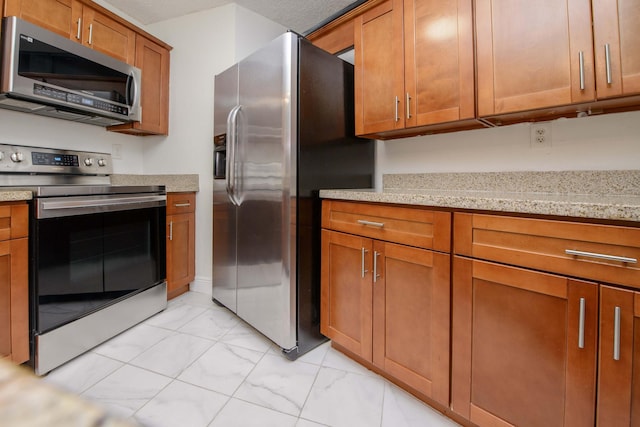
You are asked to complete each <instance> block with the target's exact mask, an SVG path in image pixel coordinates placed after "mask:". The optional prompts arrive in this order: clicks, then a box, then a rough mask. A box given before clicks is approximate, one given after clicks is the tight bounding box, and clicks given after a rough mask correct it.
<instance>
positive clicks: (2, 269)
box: [0, 238, 29, 363]
mask: <svg viewBox="0 0 640 427" xmlns="http://www.w3.org/2000/svg"><path fill="white" fill-rule="evenodd" d="M28 245H29V244H28V239H26V238H22V239H15V240H7V241H4V242H0V358H7V359H10V360H12V361H13V362H15V363H23V362H26V361H27V360H29V299H28V292H29V286H28V285H29V284H28V271H29V269H28V256H29V253H28V248H29V246H28Z"/></svg>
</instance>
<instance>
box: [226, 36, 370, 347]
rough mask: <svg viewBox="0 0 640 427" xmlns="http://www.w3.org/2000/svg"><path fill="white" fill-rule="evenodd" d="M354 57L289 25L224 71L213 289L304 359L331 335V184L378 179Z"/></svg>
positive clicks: (364, 185)
mask: <svg viewBox="0 0 640 427" xmlns="http://www.w3.org/2000/svg"><path fill="white" fill-rule="evenodd" d="M353 89H354V88H353V66H352V65H351V64H348V63H346V62H344V61H342V60H341V59H339V58H338V57H336V56H334V55H331V54H329V53H327V52H325V51H323V50H321V49H319V48H317V47H315V46H313V45H312V44H311V43H310V42H308V41H307V40H305V39H304V38H302V37H301V36H298V35H297V34H295V33H291V32H289V33H285V34H283V35H282V36H280V37H278V38H277V39H275V40H273V41H272V42H271V43H269V44H268V45H267V46H265V47H264V48H262V49H261V50H259V51H257V52H255V53H253V54H252V55H250V56H249V57H247V58H246V59H244V60H242V61H240V62H239V63H237V64H236V65H234V66H232V67H231V68H229V69H227V70H226V71H224V72H222V73H220V74H219V75H216V76H215V109H214V151H213V154H214V158H213V163H214V181H213V299H214V301H215V302H217V303H218V304H220V305H223V306H225V307H227V308H228V309H229V310H231V311H233V312H234V313H236V314H237V315H238V316H239V317H240V318H242V319H243V320H245V321H246V322H247V323H249V324H250V325H252V326H253V327H254V328H256V329H257V330H258V331H260V332H261V333H262V334H264V335H265V336H266V337H268V338H269V339H271V340H272V341H273V342H275V343H276V344H277V345H278V346H280V347H281V348H282V349H283V352H284V354H285V355H287V357H289V358H290V359H295V358H297V357H298V356H299V355H301V354H304V353H305V352H307V351H309V350H310V349H312V348H314V347H316V346H317V345H318V344H320V343H322V342H323V341H324V340H326V338H324V337H323V336H322V335H321V334H320V229H321V223H320V217H321V202H320V199H319V198H318V193H319V190H320V189H322V188H369V187H371V186H372V184H373V174H374V145H373V141H369V140H364V139H360V138H355V137H354V125H353V120H354V111H353Z"/></svg>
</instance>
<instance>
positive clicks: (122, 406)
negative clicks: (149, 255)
mask: <svg viewBox="0 0 640 427" xmlns="http://www.w3.org/2000/svg"><path fill="white" fill-rule="evenodd" d="M44 380H45V381H48V382H50V383H53V384H55V385H57V386H59V387H61V388H64V389H66V390H69V391H71V392H73V393H76V394H79V395H80V396H82V397H84V398H86V399H88V400H90V401H93V402H95V403H97V404H98V405H102V406H103V407H105V408H107V410H108V411H110V412H112V413H114V414H116V415H118V416H121V417H125V418H131V419H132V420H134V421H136V422H138V423H139V424H141V425H143V426H148V427H164V426H166V427H191V426H193V427H198V426H203V427H207V426H208V427H233V426H238V427H250V426H256V427H258V426H259V427H269V426H274V427H286V426H291V427H294V426H295V427H314V426H315V427H318V426H335V427H341V426H345V427H359V426H362V427H373V426H375V427H387V426H388V427H391V426H393V427H403V426H415V427H417V426H420V427H454V426H457V425H458V424H456V423H454V422H453V421H451V420H449V419H448V418H446V417H444V416H443V415H441V414H440V413H439V412H437V411H435V410H433V409H431V408H430V407H429V406H427V405H425V404H423V403H422V402H420V401H419V400H417V399H415V398H414V397H413V396H411V395H410V394H408V393H406V392H405V391H403V390H401V389H400V388H398V387H396V386H395V385H393V384H391V383H390V382H388V381H387V380H385V379H384V378H382V377H380V376H378V375H377V374H375V373H373V372H371V371H369V370H368V369H366V368H364V367H362V366H361V365H359V364H357V363H355V362H354V361H352V360H351V359H349V358H347V357H346V356H344V355H343V354H341V353H340V352H338V351H336V350H334V349H332V348H331V346H330V345H329V343H325V344H323V345H321V346H320V347H318V348H316V349H314V350H313V351H311V352H309V353H307V354H305V355H304V356H302V357H300V358H299V359H298V360H296V361H295V362H291V361H289V360H287V359H285V358H284V357H283V356H282V355H281V354H280V352H279V349H278V348H277V347H275V346H274V345H273V344H272V343H271V342H270V341H269V340H267V339H266V338H265V337H263V336H262V335H261V334H260V333H258V332H257V331H255V330H254V329H253V328H251V327H250V326H248V325H247V324H246V323H244V322H243V321H242V320H240V319H238V318H237V317H236V316H235V315H233V314H232V313H231V312H229V311H228V310H226V309H224V308H220V307H218V306H216V305H215V304H213V303H212V301H211V299H210V296H208V295H206V294H202V293H197V292H188V293H186V294H184V295H182V296H180V297H178V298H176V299H174V300H172V301H170V303H169V306H168V307H167V309H166V310H165V311H163V312H161V313H159V314H157V315H155V316H154V317H152V318H150V319H148V320H146V321H145V322H143V323H141V324H139V325H137V326H135V327H133V328H131V329H129V330H128V331H126V332H124V333H122V334H120V335H118V336H117V337H115V338H113V339H111V340H110V341H108V342H106V343H104V344H102V345H100V346H98V347H96V348H94V349H93V350H92V351H90V352H88V353H85V354H84V355H82V356H80V357H78V358H76V359H74V360H72V361H70V362H68V363H67V364H65V365H63V366H61V367H59V368H57V369H55V370H53V371H52V372H50V373H49V374H48V375H47V376H45V377H44Z"/></svg>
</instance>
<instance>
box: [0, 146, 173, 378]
mask: <svg viewBox="0 0 640 427" xmlns="http://www.w3.org/2000/svg"><path fill="white" fill-rule="evenodd" d="M112 172H113V168H112V165H111V155H110V154H108V153H96V152H84V151H72V150H58V149H50V148H38V147H26V146H17V145H2V144H0V187H12V188H14V189H18V188H20V189H28V190H30V191H32V192H33V200H32V201H31V202H30V218H29V223H30V225H29V254H30V255H29V305H30V306H29V313H30V334H31V341H30V350H31V360H30V364H31V365H32V366H33V368H34V370H35V372H36V373H37V374H39V375H41V374H45V373H47V372H48V371H50V370H52V369H54V368H56V367H58V366H60V365H61V364H63V363H65V362H67V361H68V360H71V359H72V358H74V357H76V356H78V355H80V354H82V353H84V352H86V351H87V350H89V349H91V348H92V347H94V346H96V345H98V344H100V343H102V342H104V341H106V340H107V339H109V338H111V337H113V336H115V335H117V334H119V333H120V332H122V331H124V330H126V329H128V328H130V327H131V326H133V325H135V324H137V323H139V322H141V321H142V320H144V319H146V318H148V317H150V316H152V315H153V314H155V313H157V312H159V311H161V310H163V309H164V308H166V304H167V302H166V301H167V299H166V281H165V279H166V261H165V256H166V253H165V250H166V246H165V245H166V242H165V233H166V225H165V224H166V191H165V188H164V186H112V185H110V175H111V174H112Z"/></svg>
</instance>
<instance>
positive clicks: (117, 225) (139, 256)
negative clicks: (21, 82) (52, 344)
mask: <svg viewBox="0 0 640 427" xmlns="http://www.w3.org/2000/svg"><path fill="white" fill-rule="evenodd" d="M165 223H166V208H165V206H164V204H163V205H162V206H156V207H148V208H142V209H131V210H122V211H115V212H98V213H91V214H85V215H66V216H62V217H54V218H45V219H38V218H34V219H33V220H32V235H31V237H32V242H33V244H32V248H31V250H32V287H33V289H32V292H33V295H34V296H35V298H34V299H33V300H32V301H33V304H34V306H32V309H33V311H32V313H34V314H35V319H32V320H33V321H34V323H33V326H34V329H35V332H36V333H38V334H42V333H45V332H47V331H49V330H52V329H55V328H57V327H59V326H62V325H64V324H66V323H68V322H71V321H73V320H76V319H79V318H81V317H83V316H85V315H87V314H90V313H92V312H95V311H97V310H99V309H101V308H104V307H106V306H108V305H111V304H112V303H115V302H117V301H119V300H121V299H123V298H126V297H128V296H131V295H133V294H135V293H138V292H141V291H143V290H145V289H148V288H150V287H152V286H155V285H157V284H160V283H162V282H164V280H165V276H166V262H165V256H166V255H165V244H166V243H165Z"/></svg>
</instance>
